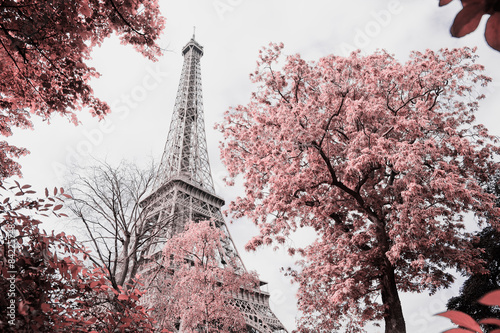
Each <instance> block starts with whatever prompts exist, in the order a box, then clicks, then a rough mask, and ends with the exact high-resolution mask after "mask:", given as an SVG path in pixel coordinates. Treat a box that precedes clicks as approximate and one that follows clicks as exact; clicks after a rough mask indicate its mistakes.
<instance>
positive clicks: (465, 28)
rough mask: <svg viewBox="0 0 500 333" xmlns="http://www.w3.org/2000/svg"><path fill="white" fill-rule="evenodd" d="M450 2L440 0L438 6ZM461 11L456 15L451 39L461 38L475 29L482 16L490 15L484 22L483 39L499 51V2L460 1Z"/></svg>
mask: <svg viewBox="0 0 500 333" xmlns="http://www.w3.org/2000/svg"><path fill="white" fill-rule="evenodd" d="M451 1H452V0H440V1H439V6H444V5H447V4H449V3H450V2H451ZM462 7H463V8H462V10H461V11H460V12H459V13H458V14H457V16H456V17H455V20H454V21H453V25H452V26H451V29H450V32H451V35H452V36H453V37H463V36H465V35H467V34H470V33H471V32H473V31H474V30H476V29H477V27H478V26H479V23H480V22H481V19H482V17H483V15H490V17H489V18H488V21H487V22H486V28H485V32H484V37H485V38H486V42H487V43H488V45H489V46H491V47H492V48H494V49H495V50H497V51H500V1H499V0H462Z"/></svg>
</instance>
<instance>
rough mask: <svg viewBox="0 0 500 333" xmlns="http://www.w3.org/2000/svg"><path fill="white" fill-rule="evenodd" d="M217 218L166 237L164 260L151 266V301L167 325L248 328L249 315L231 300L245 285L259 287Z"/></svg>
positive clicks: (211, 332) (208, 332)
mask: <svg viewBox="0 0 500 333" xmlns="http://www.w3.org/2000/svg"><path fill="white" fill-rule="evenodd" d="M214 223H216V222H213V221H202V222H199V223H190V224H188V225H187V226H186V230H185V231H184V232H182V233H180V234H178V235H176V236H174V237H173V238H171V239H170V240H168V241H167V243H166V244H165V247H164V249H163V261H162V265H161V266H160V267H159V268H155V266H153V269H152V270H151V273H150V274H151V275H150V276H149V278H150V279H151V284H150V285H149V286H148V293H147V294H146V296H145V297H146V298H145V299H147V302H146V303H147V305H148V306H150V307H152V308H154V310H153V312H152V316H153V318H155V320H157V321H158V323H159V325H160V326H161V328H163V329H167V330H172V331H173V330H175V329H176V324H177V328H179V325H180V328H181V330H182V332H203V333H215V332H221V333H226V332H227V333H230V332H241V331H244V330H245V327H246V325H245V318H244V317H243V315H242V313H241V312H240V311H239V309H238V308H237V306H236V305H235V304H234V303H233V302H232V299H233V296H234V295H236V294H238V293H239V292H240V290H241V289H244V290H247V291H252V290H255V288H257V286H258V279H257V277H256V274H255V273H247V272H246V271H244V269H242V268H241V267H239V266H238V264H237V262H236V261H235V260H234V259H233V258H228V257H227V256H226V255H225V251H224V248H223V244H224V241H225V240H226V239H227V236H226V235H225V234H224V233H223V232H222V230H220V229H219V228H217V227H216V226H215V225H214Z"/></svg>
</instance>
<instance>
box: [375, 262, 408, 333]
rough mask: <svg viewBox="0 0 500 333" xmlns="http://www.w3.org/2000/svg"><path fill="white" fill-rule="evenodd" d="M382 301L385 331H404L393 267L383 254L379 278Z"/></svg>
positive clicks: (393, 332) (400, 332) (404, 326)
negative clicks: (381, 274)
mask: <svg viewBox="0 0 500 333" xmlns="http://www.w3.org/2000/svg"><path fill="white" fill-rule="evenodd" d="M380 286H381V290H380V291H381V294H382V302H383V304H384V305H385V306H386V310H385V317H384V320H385V333H406V325H405V319H404V317H403V309H402V308H401V301H400V300H399V295H398V290H397V288H396V279H395V276H394V267H393V266H392V264H391V263H390V261H389V259H387V258H386V257H385V256H384V268H383V276H382V278H381V279H380Z"/></svg>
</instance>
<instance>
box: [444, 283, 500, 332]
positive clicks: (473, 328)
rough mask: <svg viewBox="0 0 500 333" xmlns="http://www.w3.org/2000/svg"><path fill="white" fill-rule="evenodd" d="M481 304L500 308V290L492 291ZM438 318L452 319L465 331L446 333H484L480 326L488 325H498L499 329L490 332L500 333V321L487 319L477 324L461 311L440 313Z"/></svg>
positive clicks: (484, 297)
mask: <svg viewBox="0 0 500 333" xmlns="http://www.w3.org/2000/svg"><path fill="white" fill-rule="evenodd" d="M478 302H479V303H481V304H484V305H488V306H500V289H497V290H493V291H490V292H489V293H487V294H486V295H484V296H483V297H481V299H480V300H479V301H478ZM437 316H442V317H446V318H449V319H451V321H452V322H453V323H455V324H457V325H459V326H461V327H464V328H465V329H461V328H453V329H450V330H447V331H446V333H453V332H457V333H459V332H463V333H466V332H469V333H470V332H478V333H483V331H482V330H481V326H479V324H484V325H486V324H488V325H496V326H498V327H499V328H497V329H494V330H492V331H490V332H500V319H498V318H485V319H481V320H479V323H478V322H476V321H475V320H474V319H473V318H472V317H471V316H469V315H468V314H466V313H463V312H461V311H454V310H450V311H446V312H443V313H438V314H437Z"/></svg>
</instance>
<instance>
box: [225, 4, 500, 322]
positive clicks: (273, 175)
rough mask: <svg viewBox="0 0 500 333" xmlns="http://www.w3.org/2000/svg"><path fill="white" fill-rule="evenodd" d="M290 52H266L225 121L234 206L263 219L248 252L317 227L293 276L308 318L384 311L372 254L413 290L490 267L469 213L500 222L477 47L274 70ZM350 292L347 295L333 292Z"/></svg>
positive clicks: (290, 62)
mask: <svg viewBox="0 0 500 333" xmlns="http://www.w3.org/2000/svg"><path fill="white" fill-rule="evenodd" d="M446 3H447V2H446V1H441V4H442V5H444V4H446ZM465 13H467V12H465ZM462 15H463V14H462ZM280 53H281V49H280V47H276V46H275V45H271V47H270V48H268V49H264V50H263V51H262V52H261V57H260V60H259V62H258V68H257V70H256V74H255V75H253V77H252V79H253V81H254V82H255V83H257V84H260V87H259V90H258V92H256V93H254V94H252V98H251V100H250V101H249V103H248V104H247V105H244V106H237V107H235V108H232V109H231V110H230V111H228V112H226V114H225V118H224V122H223V123H221V124H219V125H218V126H217V128H218V129H219V130H220V131H221V132H222V133H223V134H224V137H225V140H226V141H225V142H223V143H222V144H221V156H222V160H223V162H224V163H225V164H226V166H227V167H228V170H229V171H230V176H231V177H233V178H235V177H238V176H239V175H241V176H243V178H244V181H245V196H243V197H241V198H237V199H236V200H235V201H234V202H232V203H231V204H230V211H231V212H232V213H233V214H234V215H233V216H234V217H235V218H240V217H243V216H246V217H248V218H249V219H251V220H252V221H254V222H255V223H256V224H257V225H258V227H259V235H256V236H255V237H253V238H252V240H251V241H250V242H249V243H248V244H247V246H246V248H247V249H248V250H255V249H257V248H258V247H260V246H265V245H268V244H270V243H273V244H275V243H277V244H278V245H279V244H280V240H283V239H284V238H286V237H288V236H289V234H290V233H291V232H293V231H295V230H296V229H298V228H299V227H309V228H312V229H314V230H315V231H316V232H317V234H318V239H317V241H316V242H314V243H313V244H311V245H310V246H309V247H306V248H304V249H302V250H301V254H302V255H303V257H304V260H303V261H301V263H300V265H301V268H302V271H300V272H294V279H295V281H296V282H297V283H299V284H300V287H299V306H300V307H301V310H302V311H304V313H305V315H306V317H305V318H306V319H305V322H307V320H308V319H310V320H311V322H312V321H313V320H316V319H317V318H316V317H315V316H316V315H318V318H321V319H318V321H319V322H320V324H318V325H320V326H321V327H323V328H325V330H328V329H331V327H333V326H335V324H334V323H332V322H335V321H338V320H341V319H342V317H343V316H344V314H346V313H351V312H353V313H356V316H357V317H356V316H355V319H352V320H360V318H361V317H362V316H363V311H362V310H361V308H362V307H363V306H365V305H366V306H368V304H369V306H370V307H373V309H375V310H373V312H372V313H371V314H370V316H371V318H381V317H382V316H383V315H384V310H383V305H382V304H379V303H377V302H376V301H375V299H376V296H377V294H378V292H379V291H380V288H381V281H380V278H379V277H380V276H381V275H384V273H383V272H382V271H381V270H382V268H381V267H380V265H374V264H373V263H374V262H388V265H387V266H392V267H393V268H394V269H395V274H396V275H397V276H396V280H398V281H400V282H399V284H398V286H399V288H400V289H402V290H405V291H424V290H430V291H431V292H432V291H434V290H436V289H437V288H441V287H446V286H448V285H449V284H450V283H451V281H453V276H452V275H451V274H449V273H448V272H446V271H445V270H444V269H443V267H456V268H458V269H460V270H466V271H480V270H481V267H480V266H481V265H480V263H478V261H477V260H475V259H474V257H475V255H474V254H475V252H474V250H473V248H472V246H471V245H470V242H469V241H468V235H467V234H464V233H463V223H462V221H463V216H464V215H465V214H467V213H468V212H474V213H476V214H477V215H478V218H479V219H480V220H485V217H486V216H498V217H500V210H499V209H497V208H493V206H494V204H493V203H494V198H493V197H491V196H490V195H488V194H486V193H484V191H483V189H482V188H481V187H480V186H479V185H478V182H476V181H475V179H484V178H485V177H488V175H491V174H494V173H495V172H496V170H499V165H498V164H497V163H496V162H495V161H496V160H495V158H497V157H496V156H497V153H498V148H495V138H494V137H492V136H490V135H489V134H488V132H487V131H485V130H484V127H474V123H473V119H474V112H475V111H476V110H477V107H478V104H477V103H476V97H475V96H473V95H472V94H471V92H472V91H474V90H475V89H476V88H477V87H478V86H480V85H484V84H487V83H488V82H489V78H487V77H485V76H483V75H482V74H481V73H480V72H481V70H482V68H481V66H477V64H475V63H474V61H475V59H474V58H475V56H474V50H472V49H469V48H463V49H453V50H441V51H437V52H435V51H430V50H428V51H426V52H424V53H420V52H414V53H413V54H412V55H411V57H410V61H408V62H407V63H405V64H401V63H399V62H398V61H397V60H395V59H394V58H393V57H392V56H390V55H388V54H386V53H383V52H380V53H376V54H373V55H370V56H361V55H359V54H353V55H352V56H350V57H345V58H342V57H335V56H327V57H324V58H322V59H319V61H316V62H309V63H308V62H305V61H304V60H303V59H301V57H300V55H292V56H289V57H286V61H285V62H284V65H283V66H282V67H281V68H273V66H276V62H277V60H279V58H278V57H279V56H280ZM445 82H446V84H444V83H445ZM464 98H468V99H470V100H471V101H472V102H470V103H469V102H467V103H466V102H464ZM285 245H286V243H285ZM290 254H291V255H293V254H294V251H293V250H292V251H290ZM317 267H321V272H319V270H318V269H317ZM325 272H328V273H325ZM347 278H352V279H353V280H354V282H353V281H351V282H350V284H349V285H347V284H346V283H345V280H346V279H347ZM353 286H354V287H353ZM374 286H376V287H374ZM318 290H320V291H318ZM342 293H344V294H345V295H348V296H349V297H347V296H346V299H349V302H348V301H346V302H345V303H342V304H339V303H337V302H334V301H333V299H332V298H331V297H330V296H331V295H337V296H339V295H342ZM329 295H330V296H329ZM339 297H340V296H339ZM339 297H335V299H339ZM363 304H364V305H363ZM366 306H365V308H366ZM385 306H388V307H391V306H397V305H394V304H385ZM314 311H318V313H319V314H318V313H315V312H314ZM309 315H311V317H308V316H309ZM314 318H316V319H314ZM351 318H354V317H353V316H351ZM327 327H328V328H327Z"/></svg>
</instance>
